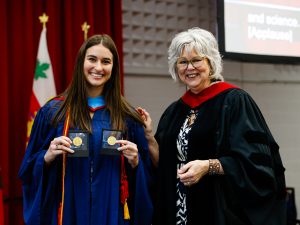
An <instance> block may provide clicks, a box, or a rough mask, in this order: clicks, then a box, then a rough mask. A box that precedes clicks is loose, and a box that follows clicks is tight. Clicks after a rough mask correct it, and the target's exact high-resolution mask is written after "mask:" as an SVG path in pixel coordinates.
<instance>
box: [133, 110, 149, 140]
mask: <svg viewBox="0 0 300 225" xmlns="http://www.w3.org/2000/svg"><path fill="white" fill-rule="evenodd" d="M136 111H137V112H138V113H139V114H140V116H141V117H142V119H143V121H144V125H145V127H144V131H145V134H146V135H150V134H152V119H151V117H150V114H149V113H148V112H147V111H146V110H145V109H143V108H141V107H137V108H136Z"/></svg>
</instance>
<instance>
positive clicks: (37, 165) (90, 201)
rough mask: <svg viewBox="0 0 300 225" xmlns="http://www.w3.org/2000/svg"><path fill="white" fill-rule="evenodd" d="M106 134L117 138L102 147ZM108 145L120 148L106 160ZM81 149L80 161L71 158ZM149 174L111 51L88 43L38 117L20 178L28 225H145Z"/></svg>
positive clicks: (107, 41)
mask: <svg viewBox="0 0 300 225" xmlns="http://www.w3.org/2000/svg"><path fill="white" fill-rule="evenodd" d="M105 129H107V130H108V131H110V130H119V131H120V133H122V138H116V137H114V136H113V138H111V139H110V140H107V137H105V135H104V132H105ZM112 133H113V132H112ZM71 134H72V135H73V136H72V135H71ZM76 137H77V138H76ZM116 139H118V140H116ZM105 142H107V143H108V144H110V145H111V146H112V147H113V146H117V147H115V148H117V150H116V149H113V150H112V151H114V154H107V151H106V154H103V153H104V152H105V151H104V148H103V146H104V145H105ZM107 143H106V144H107ZM78 146H79V147H82V148H86V149H85V151H86V154H84V156H83V157H74V155H76V154H77V153H78V151H79V150H77V152H75V151H76V147H78ZM74 150H75V151H74ZM81 151H84V150H81ZM109 151H110V150H109ZM118 153H119V154H118ZM69 156H73V157H69ZM81 156H82V155H81ZM151 174H152V163H151V160H150V158H149V154H148V143H147V141H146V139H145V136H144V130H143V121H142V120H141V119H140V116H139V115H138V114H137V112H136V111H135V110H134V108H132V107H131V106H130V104H129V103H128V102H127V101H126V100H125V99H124V98H123V97H122V96H121V87H120V65H119V57H118V52H117V49H116V46H115V44H114V42H113V40H112V39H111V38H110V37H109V36H108V35H95V36H92V37H90V38H89V39H88V40H86V41H85V42H84V43H83V45H82V46H81V48H80V49H79V52H78V55H77V59H76V64H75V67H74V73H73V79H72V82H71V84H70V86H69V87H68V88H67V89H66V91H65V92H63V93H62V94H61V95H59V96H57V97H56V98H54V99H52V100H50V101H49V102H48V103H47V104H46V105H45V106H43V107H42V108H41V109H40V110H39V112H38V114H37V116H36V119H35V122H34V125H33V128H32V132H31V137H30V140H29V143H28V147H27V150H26V153H25V156H24V160H23V163H22V165H21V168H20V171H19V177H20V178H21V179H22V181H23V193H24V195H23V197H24V220H25V223H26V224H37V225H38V224H41V225H48V224H55V225H56V224H63V225H75V224H78V225H79V224H87V225H96V224H97V225H98V224H103V225H108V224H109V225H123V224H135V225H150V224H151V220H152V202H151V198H150V188H151V180H152V178H151V177H152V175H151Z"/></svg>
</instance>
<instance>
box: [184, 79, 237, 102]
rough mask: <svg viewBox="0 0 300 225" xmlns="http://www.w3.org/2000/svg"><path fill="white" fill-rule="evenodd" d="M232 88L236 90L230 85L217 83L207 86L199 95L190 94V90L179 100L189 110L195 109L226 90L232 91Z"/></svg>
mask: <svg viewBox="0 0 300 225" xmlns="http://www.w3.org/2000/svg"><path fill="white" fill-rule="evenodd" d="M232 88H238V87H237V86H234V85H232V84H229V83H226V82H218V83H216V84H214V85H211V86H209V87H208V88H205V89H204V90H203V91H201V92H200V93H199V94H194V93H192V92H191V90H188V91H187V92H185V94H184V95H183V96H182V97H181V99H182V101H183V102H184V103H185V104H187V105H188V106H190V107H191V108H195V107H197V106H199V105H201V104H202V103H204V102H206V101H208V100H209V99H211V98H213V97H215V96H217V95H218V94H220V93H222V92H223V91H226V90H228V89H232Z"/></svg>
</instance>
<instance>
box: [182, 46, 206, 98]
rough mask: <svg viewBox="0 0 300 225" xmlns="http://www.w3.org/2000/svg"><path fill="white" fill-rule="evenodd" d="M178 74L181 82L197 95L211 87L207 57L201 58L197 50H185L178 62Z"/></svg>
mask: <svg viewBox="0 0 300 225" xmlns="http://www.w3.org/2000/svg"><path fill="white" fill-rule="evenodd" d="M177 73H178V77H179V78H180V80H181V81H182V82H183V83H184V84H186V85H187V86H188V88H189V89H190V90H191V91H192V92H193V93H195V94H198V93H199V92H201V91H202V90H204V89H205V88H207V87H209V86H210V83H211V81H210V78H209V73H210V65H209V61H208V59H207V58H205V57H201V55H200V54H198V53H197V52H196V51H195V49H192V50H191V51H186V49H185V48H184V49H183V50H182V53H181V55H180V57H179V58H178V60H177Z"/></svg>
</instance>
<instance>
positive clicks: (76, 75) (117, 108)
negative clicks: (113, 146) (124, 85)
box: [52, 34, 143, 132]
mask: <svg viewBox="0 0 300 225" xmlns="http://www.w3.org/2000/svg"><path fill="white" fill-rule="evenodd" d="M98 44H102V45H103V46H104V47H106V48H108V49H109V50H110V51H111V53H112V55H113V68H112V75H111V77H110V79H109V80H108V81H107V82H106V83H105V85H104V88H103V93H102V94H103V96H104V99H105V103H106V108H107V109H108V111H109V113H110V118H111V124H112V128H113V129H118V130H125V129H126V124H125V118H126V117H131V118H132V119H134V120H135V121H137V122H139V123H141V124H143V121H142V119H141V117H140V116H139V114H138V113H137V112H136V110H135V109H134V108H133V107H132V106H131V105H130V104H129V103H128V102H127V101H126V99H125V98H124V97H123V96H122V94H121V81H120V62H119V54H118V51H117V48H116V45H115V43H114V41H113V40H112V39H111V37H110V36H108V35H106V34H103V35H94V36H92V37H90V38H89V39H87V40H86V41H85V42H84V43H83V44H82V46H81V47H80V49H79V51H78V54H77V57H76V61H75V66H74V71H73V79H72V81H71V84H70V85H69V87H68V88H67V89H66V91H65V92H63V93H62V94H61V95H60V96H61V97H63V98H64V101H63V103H62V105H61V106H60V108H59V109H58V111H57V113H56V114H55V116H54V117H53V120H52V122H53V124H54V125H57V124H58V123H59V121H61V120H62V119H63V118H64V116H65V115H66V113H67V111H68V110H69V115H70V126H71V127H78V128H80V129H83V130H87V131H89V132H91V131H92V128H91V117H90V114H89V108H88V103H87V97H88V96H87V81H86V79H85V76H84V72H83V64H84V60H85V55H86V51H87V49H89V48H90V47H92V46H94V45H98Z"/></svg>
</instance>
